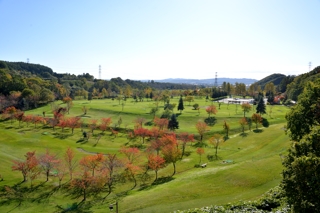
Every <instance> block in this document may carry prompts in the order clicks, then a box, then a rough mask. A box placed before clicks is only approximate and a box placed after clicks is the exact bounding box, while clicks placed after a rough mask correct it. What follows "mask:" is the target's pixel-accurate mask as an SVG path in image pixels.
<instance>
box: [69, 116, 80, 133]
mask: <svg viewBox="0 0 320 213" xmlns="http://www.w3.org/2000/svg"><path fill="white" fill-rule="evenodd" d="M66 126H68V127H69V128H70V129H71V132H72V134H73V131H74V129H75V128H79V127H80V126H81V118H80V117H71V118H68V119H66Z"/></svg>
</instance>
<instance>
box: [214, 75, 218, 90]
mask: <svg viewBox="0 0 320 213" xmlns="http://www.w3.org/2000/svg"><path fill="white" fill-rule="evenodd" d="M214 86H215V87H216V88H218V73H217V72H216V77H215V79H214Z"/></svg>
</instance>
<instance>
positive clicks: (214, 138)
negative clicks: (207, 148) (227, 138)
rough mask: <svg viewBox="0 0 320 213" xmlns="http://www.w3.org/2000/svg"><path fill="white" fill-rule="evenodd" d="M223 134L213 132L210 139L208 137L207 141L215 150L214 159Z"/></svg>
mask: <svg viewBox="0 0 320 213" xmlns="http://www.w3.org/2000/svg"><path fill="white" fill-rule="evenodd" d="M223 141H224V139H223V136H222V135H220V134H214V135H213V136H212V137H211V138H210V139H209V143H210V144H212V145H213V147H214V149H215V150H216V152H215V156H216V159H218V148H219V146H220V143H221V142H223Z"/></svg>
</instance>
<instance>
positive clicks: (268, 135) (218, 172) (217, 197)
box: [0, 98, 289, 212]
mask: <svg viewBox="0 0 320 213" xmlns="http://www.w3.org/2000/svg"><path fill="white" fill-rule="evenodd" d="M175 101H176V102H178V99H177V98H176V99H173V100H171V102H172V103H175ZM194 103H198V104H200V106H202V107H203V108H202V111H200V115H199V114H198V111H196V110H193V109H192V107H191V106H188V103H185V108H186V109H185V110H184V111H183V112H182V114H181V115H180V116H179V117H178V121H179V124H180V128H179V130H177V132H191V133H194V134H197V131H196V128H195V123H196V122H197V121H198V120H204V119H205V118H206V117H207V114H206V112H205V110H204V108H205V106H207V105H209V104H211V103H209V102H205V100H204V99H203V100H202V99H198V100H197V99H196V100H195V102H194ZM58 104H60V103H58ZM191 105H192V103H191ZM61 106H64V104H61ZM83 106H86V107H87V108H88V112H87V115H85V116H84V115H83V112H82V110H81V109H82V107H83ZM153 106H154V103H153V102H151V101H148V102H147V101H144V102H138V103H134V102H131V101H127V102H126V104H125V106H124V108H123V110H122V106H121V105H119V102H118V101H116V100H114V101H112V100H93V101H91V102H88V101H86V100H79V101H74V106H73V108H72V109H71V110H70V115H67V116H82V118H83V119H100V118H101V117H112V119H113V122H114V124H115V123H116V122H117V120H118V119H119V117H121V118H122V120H123V123H122V124H121V127H124V126H126V127H127V128H132V127H133V124H134V123H133V120H134V119H136V118H137V117H144V118H146V120H147V121H150V120H152V117H153V116H152V115H150V114H149V111H150V108H151V107H153ZM160 106H161V105H160ZM162 106H163V104H162ZM217 107H218V106H217ZM227 107H228V108H227ZM267 109H268V107H267ZM287 110H288V109H287V108H286V107H283V106H274V107H273V108H272V111H273V112H272V114H271V115H270V116H269V115H265V116H264V117H265V118H267V119H268V121H269V123H270V126H269V127H268V128H262V126H261V125H260V126H259V128H260V130H261V131H258V132H254V131H248V130H247V131H246V134H245V135H242V134H240V132H239V127H240V126H239V124H238V121H239V119H240V118H241V117H242V116H243V113H242V112H241V108H240V106H238V109H237V112H236V106H235V105H229V106H227V105H221V108H220V110H218V113H217V115H215V117H216V118H217V123H216V124H215V125H214V126H213V127H211V130H210V132H209V133H210V134H213V133H214V132H215V131H221V130H222V123H223V121H224V120H227V122H228V123H230V127H231V129H234V130H233V132H234V133H233V134H232V135H230V138H229V139H228V140H227V141H225V142H223V143H222V144H221V146H220V148H219V150H218V157H219V158H218V159H217V160H213V161H209V160H208V159H207V158H206V156H207V155H214V149H213V148H212V147H210V146H209V145H208V146H207V147H205V148H204V149H205V154H204V155H203V156H202V161H201V162H202V163H208V164H207V167H206V168H195V167H194V165H195V164H197V163H199V160H200V158H199V155H198V154H196V152H195V150H196V148H195V147H194V146H191V145H190V146H188V147H187V151H189V152H190V155H189V156H187V157H184V158H183V160H182V161H179V162H178V163H177V173H176V174H175V175H174V176H173V178H165V177H168V176H170V175H171V174H172V172H173V167H172V165H171V164H170V165H168V166H167V167H166V168H164V169H162V170H160V171H159V174H158V176H159V178H163V183H162V184H157V185H152V184H151V183H152V181H153V179H154V177H155V176H154V172H152V171H150V172H149V175H150V176H151V179H150V180H147V181H146V182H145V183H143V182H142V181H138V186H137V187H136V188H135V189H133V190H130V189H131V188H132V186H133V183H132V182H127V183H125V184H118V185H116V188H115V193H112V194H111V195H110V196H109V197H108V199H107V200H106V201H105V202H100V201H99V202H98V201H96V202H95V199H89V201H88V202H87V203H86V205H83V207H82V209H81V211H83V212H86V211H91V212H106V211H109V210H108V207H109V204H110V203H111V202H114V201H115V199H118V201H119V209H120V212H170V211H174V210H177V209H188V208H195V207H202V206H207V205H213V204H226V203H229V202H233V201H238V200H252V199H256V198H258V197H259V196H260V195H261V194H263V193H264V192H266V191H267V190H268V189H270V188H272V187H274V186H276V185H278V184H279V182H280V180H281V171H282V165H281V159H282V158H281V156H282V155H285V154H286V150H287V148H288V146H289V139H288V137H287V136H286V135H285V134H284V131H283V126H284V121H285V120H284V115H285V113H286V112H287ZM43 111H46V116H51V107H50V105H48V106H44V107H41V108H38V109H36V110H32V111H28V112H26V114H29V113H30V114H39V115H42V112H43ZM251 114H252V112H251V113H247V116H251ZM160 115H161V111H160V112H158V114H157V116H160ZM252 128H253V129H254V126H253V127H252ZM99 132H100V131H99V130H97V131H96V133H97V134H98V133H99ZM0 134H1V138H0V149H1V152H0V157H1V159H2V162H1V164H0V174H1V175H2V176H3V178H4V181H1V182H0V187H1V188H3V186H5V185H9V186H13V185H15V184H18V183H20V182H21V180H22V175H21V174H20V173H19V172H13V171H11V166H12V160H16V159H22V158H23V156H24V154H25V153H26V152H28V151H33V150H35V151H36V152H37V153H43V152H44V151H45V150H46V148H49V149H50V151H51V152H52V153H57V154H58V155H59V156H60V157H62V155H63V152H65V150H66V149H67V147H71V148H72V149H73V150H74V151H75V153H76V158H77V159H80V158H81V157H82V156H84V155H87V154H88V153H86V152H92V153H117V152H118V150H119V149H120V147H121V146H124V145H128V144H130V143H132V142H129V141H128V139H127V137H126V134H125V133H119V136H118V137H117V138H115V137H114V136H111V135H110V132H106V133H105V135H103V136H102V138H101V139H100V140H99V142H98V143H96V142H97V140H96V138H95V137H92V138H90V140H89V142H86V143H81V142H79V141H81V140H80V139H81V137H82V135H81V132H80V130H79V129H77V130H75V133H74V135H71V133H70V131H69V130H66V131H65V132H61V130H60V129H59V128H58V129H57V130H56V131H55V132H53V131H52V130H51V129H43V128H42V127H41V125H38V128H36V129H35V128H34V126H33V125H32V124H30V126H29V127H27V126H26V124H23V125H22V127H21V128H18V123H17V122H14V123H13V125H11V124H10V122H8V121H6V122H1V123H0ZM207 139H208V136H207V137H206V138H205V143H207ZM128 142H129V143H128ZM136 143H139V140H137V141H136ZM194 144H195V143H193V145H194ZM207 144H208V143H207ZM82 150H84V151H85V152H83V151H82ZM224 160H230V163H223V161H224ZM228 162H229V161H228ZM67 179H68V178H66V180H67ZM44 180H45V178H44V176H41V177H39V179H38V180H37V181H35V183H34V186H38V188H37V190H34V192H33V193H31V192H30V193H27V195H28V196H27V197H24V201H23V202H22V204H21V205H20V206H18V202H17V201H15V200H12V201H10V200H9V201H8V200H6V199H3V201H0V209H1V212H2V211H3V212H8V211H10V212H55V211H57V212H59V208H57V206H61V207H63V208H67V207H68V206H70V205H71V204H72V203H78V202H80V201H81V198H72V197H71V196H70V194H69V193H68V189H63V188H61V189H56V188H55V186H56V185H57V179H56V178H53V177H51V178H50V181H49V182H47V183H45V184H43V181H44ZM66 180H65V181H63V182H66ZM21 187H28V188H30V183H29V182H28V183H23V184H22V186H21ZM124 192H125V193H124ZM48 194H49V195H48ZM1 199H2V198H1ZM78 211H80V210H79V209H78Z"/></svg>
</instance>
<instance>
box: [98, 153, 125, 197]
mask: <svg viewBox="0 0 320 213" xmlns="http://www.w3.org/2000/svg"><path fill="white" fill-rule="evenodd" d="M122 166H123V162H122V161H121V160H120V159H119V158H118V157H117V155H116V154H107V155H106V156H105V158H104V160H103V161H102V169H103V170H104V171H105V177H106V180H105V184H106V185H107V186H108V189H109V194H110V193H111V192H112V187H113V185H114V182H115V170H116V169H117V168H121V167H122Z"/></svg>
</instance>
